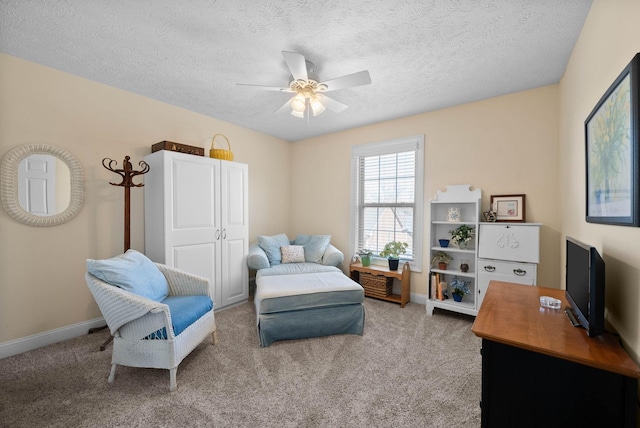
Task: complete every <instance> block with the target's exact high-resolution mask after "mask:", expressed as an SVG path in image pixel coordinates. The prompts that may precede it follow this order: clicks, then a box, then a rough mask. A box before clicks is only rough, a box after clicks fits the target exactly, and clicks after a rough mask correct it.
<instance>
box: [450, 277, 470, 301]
mask: <svg viewBox="0 0 640 428" xmlns="http://www.w3.org/2000/svg"><path fill="white" fill-rule="evenodd" d="M450 285H451V288H452V291H451V294H453V300H455V301H456V302H462V298H463V297H464V295H465V294H469V292H470V290H469V286H468V285H467V281H463V280H461V279H458V277H457V276H454V277H453V280H452V281H451V284H450Z"/></svg>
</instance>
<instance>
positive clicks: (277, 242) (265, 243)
mask: <svg viewBox="0 0 640 428" xmlns="http://www.w3.org/2000/svg"><path fill="white" fill-rule="evenodd" d="M258 244H259V245H260V248H262V249H263V250H264V252H265V253H266V254H267V258H268V259H269V263H270V264H271V266H275V265H279V264H280V263H281V262H282V255H281V253H280V247H284V246H287V245H290V242H289V238H288V237H287V235H286V234H284V233H281V234H280V235H274V236H264V235H259V236H258Z"/></svg>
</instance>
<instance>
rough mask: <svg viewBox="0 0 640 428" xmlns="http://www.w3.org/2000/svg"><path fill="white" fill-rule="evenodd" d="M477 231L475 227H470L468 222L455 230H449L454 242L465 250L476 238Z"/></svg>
mask: <svg viewBox="0 0 640 428" xmlns="http://www.w3.org/2000/svg"><path fill="white" fill-rule="evenodd" d="M475 232H476V231H475V229H474V228H473V227H469V226H467V225H466V224H463V225H461V226H460V227H458V228H456V229H455V230H450V231H449V233H450V234H451V240H452V241H453V243H454V244H456V245H457V246H458V248H460V249H462V250H465V249H466V248H467V245H469V241H471V240H472V239H473V238H474V236H475Z"/></svg>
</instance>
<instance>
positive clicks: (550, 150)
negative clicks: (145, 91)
mask: <svg viewBox="0 0 640 428" xmlns="http://www.w3.org/2000/svg"><path fill="white" fill-rule="evenodd" d="M638 16H640V2H638V1H636V0H615V1H609V0H595V1H594V3H593V6H592V8H591V11H590V13H589V16H588V18H587V21H586V23H585V26H584V28H583V30H582V33H581V35H580V38H579V40H578V43H577V45H576V47H575V49H574V52H573V54H572V56H571V60H570V62H569V65H568V67H567V70H566V72H565V76H564V77H563V78H562V80H561V82H560V84H558V85H552V86H547V87H542V88H537V89H533V90H530V91H525V92H520V93H516V94H511V95H506V96H503V97H497V98H493V99H489V100H484V101H479V102H476V103H471V104H466V105H462V106H457V107H452V108H449V109H443V110H440V111H435V112H431V113H425V114H421V115H416V116H412V117H408V118H403V119H398V120H394V121H390V122H385V123H381V124H377V125H372V126H367V127H363V128H359V129H354V130H350V131H345V132H341V133H336V134H332V135H329V136H324V137H319V138H315V139H310V140H305V141H301V142H298V143H294V144H290V143H287V142H284V141H282V140H279V139H276V138H273V137H269V136H265V135H262V134H259V133H256V132H252V131H249V130H247V129H243V128H240V127H237V126H234V125H231V124H229V123H225V122H222V121H219V120H216V119H213V118H210V117H206V116H203V115H199V114H196V113H193V112H189V111H186V110H183V109H180V108H176V107H172V106H169V105H166V104H163V103H159V102H156V101H153V100H150V99H147V98H144V97H140V96H136V95H133V94H130V93H126V92H123V91H120V90H117V89H114V88H110V87H107V86H104V85H101V84H98V83H95V82H90V81H87V80H84V79H80V78H77V77H74V76H71V75H68V74H65V73H61V72H58V71H55V70H52V69H48V68H45V67H41V66H38V65H35V64H33V63H28V62H25V61H22V60H18V59H16V58H12V57H10V56H6V55H2V54H0V94H2V96H1V97H0V154H4V153H5V152H6V151H7V150H9V149H11V148H14V147H16V146H18V145H21V144H31V143H48V144H53V145H57V146H60V147H62V148H65V149H67V150H69V151H71V152H72V153H73V154H74V155H75V156H77V157H78V159H79V160H80V162H81V163H82V165H83V166H84V168H85V191H86V201H85V206H84V208H83V209H82V211H81V213H80V214H79V216H78V217H77V218H76V219H74V220H73V221H71V222H70V223H67V224H65V225H62V226H57V227H52V228H35V227H28V226H23V225H21V224H19V223H17V222H15V221H14V220H12V219H11V218H9V217H8V215H7V214H6V213H5V212H4V210H0V344H1V343H2V342H5V341H9V340H12V339H17V338H21V337H25V336H27V335H31V334H35V333H39V332H44V331H48V330H51V329H54V328H57V327H62V326H66V325H70V324H73V323H77V322H80V321H85V320H90V319H93V318H96V317H99V316H100V313H99V311H98V309H97V307H96V305H95V303H94V302H93V299H92V298H91V296H90V294H89V292H88V290H87V289H86V285H85V283H84V280H83V274H84V260H85V259H86V258H88V257H92V258H93V257H108V256H112V255H114V254H117V253H119V252H121V250H122V209H123V208H122V204H123V203H122V198H123V192H122V189H120V188H116V187H114V186H110V185H108V184H107V183H108V182H109V181H113V179H114V175H113V174H112V173H110V172H108V171H106V170H105V169H104V168H103V167H102V166H101V165H100V161H101V160H102V158H104V157H110V158H113V159H115V160H117V161H118V162H121V161H122V159H123V157H124V156H125V155H130V156H131V157H132V160H133V161H134V163H136V162H137V161H138V160H140V159H142V157H143V156H144V155H145V154H147V153H148V152H149V147H150V146H151V144H153V143H155V142H157V141H161V140H165V139H166V140H175V141H180V142H184V143H186V144H191V145H199V146H202V147H206V146H207V144H208V140H209V138H210V137H211V136H212V135H213V134H214V133H217V132H222V133H224V134H225V135H227V136H228V137H229V138H230V140H231V142H232V144H233V151H234V153H235V155H236V160H238V161H240V162H246V163H248V164H249V171H250V183H249V187H250V194H249V201H250V222H251V229H250V235H251V240H252V241H254V240H255V236H256V235H257V234H258V233H260V234H274V233H279V232H283V231H284V232H286V233H288V234H289V235H290V236H295V234H297V233H329V234H331V235H333V242H334V243H335V244H336V245H337V246H338V247H339V248H341V249H343V250H345V252H348V251H349V248H350V243H349V233H350V231H349V227H350V226H349V224H350V223H349V218H350V212H349V206H350V205H349V197H350V194H349V192H350V191H349V184H350V171H349V168H350V165H349V160H350V151H351V146H352V145H354V144H362V143H367V142H375V141H383V140H388V139H393V138H398V137H402V136H407V135H415V134H424V135H425V199H426V200H427V201H428V199H430V198H431V197H432V196H433V195H434V194H435V191H436V189H444V187H445V186H446V185H448V184H466V183H469V184H472V185H473V186H475V187H480V188H481V189H482V190H483V209H486V208H487V206H488V202H489V196H490V195H491V194H510V193H524V194H526V195H527V212H526V215H527V220H528V221H532V222H540V223H543V228H542V236H541V245H542V247H541V248H542V251H541V262H540V269H539V277H538V283H539V284H540V285H548V286H551V287H562V286H563V279H562V278H563V275H564V269H563V264H564V260H563V259H564V257H563V251H564V248H563V242H564V241H563V240H564V237H565V236H566V235H569V236H574V237H576V238H578V239H581V240H585V241H587V242H590V243H593V244H595V245H597V246H598V248H599V249H600V250H601V251H602V252H603V254H604V257H605V261H606V262H607V311H608V314H607V318H608V320H609V321H610V322H611V324H612V325H613V328H614V329H616V330H618V331H619V332H620V333H621V335H622V337H623V340H624V341H625V342H626V343H627V344H628V345H629V346H628V347H627V349H628V350H629V351H630V352H631V353H632V354H633V355H634V356H635V357H636V361H637V360H638V358H637V356H638V355H639V354H640V337H639V335H640V318H639V315H638V313H639V312H640V311H639V309H638V308H639V307H640V291H639V290H640V272H639V266H640V251H637V250H636V248H637V242H638V241H640V229H638V228H629V227H619V226H605V225H594V224H587V223H586V222H585V221H584V206H585V202H584V131H583V122H584V119H585V118H586V116H587V115H588V114H589V112H590V111H591V109H592V108H593V106H594V105H595V103H596V102H597V100H598V99H599V98H600V96H601V95H602V94H603V93H604V91H605V90H606V89H607V87H608V86H609V85H610V84H611V82H612V81H613V80H614V79H615V77H616V76H617V75H618V73H619V72H620V71H621V70H622V68H624V66H625V65H626V64H627V63H628V61H629V60H630V59H631V58H632V57H633V55H634V54H635V53H636V52H638V51H639V50H640V44H639V42H638V41H639V40H640V26H638V25H637V17H638ZM327 114H330V113H327ZM286 183H291V184H286ZM138 190H139V189H133V191H132V198H133V201H132V246H133V248H136V249H143V248H144V239H143V213H142V209H143V207H142V191H138ZM428 215H429V214H428V210H427V212H426V213H425V219H424V220H425V240H428V233H429V229H428V227H427V224H428V220H429V218H428ZM427 262H428V261H427V260H424V261H423V264H424V266H425V269H426V266H427V265H428V263H427ZM425 278H426V275H425V273H415V274H413V278H412V292H413V293H419V294H426V279H425Z"/></svg>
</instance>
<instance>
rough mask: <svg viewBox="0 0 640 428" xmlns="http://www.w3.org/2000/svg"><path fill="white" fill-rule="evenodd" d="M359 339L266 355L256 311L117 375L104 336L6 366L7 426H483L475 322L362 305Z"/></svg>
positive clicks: (237, 311)
mask: <svg viewBox="0 0 640 428" xmlns="http://www.w3.org/2000/svg"><path fill="white" fill-rule="evenodd" d="M365 311H366V321H365V329H364V335H363V336H356V335H341V336H331V337H324V338H315V339H305V340H296V341H282V342H276V343H274V344H273V345H271V347H269V348H260V347H259V345H258V337H257V333H256V327H255V313H254V309H253V304H252V303H246V304H243V305H241V306H237V307H235V308H232V309H228V310H224V311H221V312H219V313H216V321H217V324H218V330H219V336H220V343H219V345H218V346H212V345H211V339H210V338H208V339H207V340H206V341H205V342H204V343H202V344H201V345H200V346H199V347H197V348H196V349H195V350H194V351H193V352H192V353H191V354H190V355H189V356H188V357H187V358H186V359H185V360H184V361H183V362H182V364H181V365H180V366H179V367H178V376H177V379H178V389H177V390H176V391H175V392H173V393H170V392H169V390H168V387H169V373H168V371H166V370H155V369H136V368H128V367H119V368H118V372H117V376H116V380H115V382H114V383H113V384H108V383H107V376H108V374H109V369H110V361H111V360H110V359H111V348H110V347H109V348H107V350H106V351H104V352H100V351H99V346H100V344H102V342H103V341H104V340H105V339H106V338H107V337H108V333H107V332H106V330H105V331H103V332H99V333H94V334H90V335H86V336H82V337H79V338H76V339H72V340H68V341H65V342H61V343H58V344H55V345H51V346H47V347H43V348H40V349H36V350H33V351H30V352H26V353H24V354H20V355H16V356H13V357H9V358H5V359H3V360H0V426H1V427H147V426H148V427H479V426H480V407H479V402H480V383H481V382H480V377H481V375H480V369H481V356H480V339H478V338H477V337H475V336H474V335H473V333H472V332H471V330H470V328H471V325H472V323H473V318H471V317H467V316H463V315H458V314H454V313H450V312H446V311H440V310H436V311H435V312H434V316H432V317H428V316H427V315H426V314H425V308H424V306H423V305H418V304H415V303H410V304H408V305H407V306H406V307H405V308H403V309H401V308H400V307H399V305H396V304H393V303H389V302H383V301H379V300H374V299H369V298H367V299H366V302H365Z"/></svg>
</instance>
